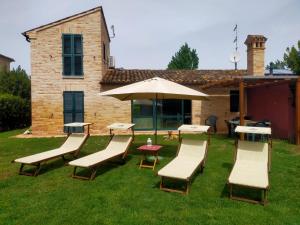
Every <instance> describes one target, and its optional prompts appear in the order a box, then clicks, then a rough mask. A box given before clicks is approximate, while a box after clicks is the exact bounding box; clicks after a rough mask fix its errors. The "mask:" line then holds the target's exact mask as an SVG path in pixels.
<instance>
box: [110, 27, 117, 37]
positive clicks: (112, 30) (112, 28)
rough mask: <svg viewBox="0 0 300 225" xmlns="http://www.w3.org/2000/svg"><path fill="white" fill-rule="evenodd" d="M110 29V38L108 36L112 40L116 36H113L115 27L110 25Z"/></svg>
mask: <svg viewBox="0 0 300 225" xmlns="http://www.w3.org/2000/svg"><path fill="white" fill-rule="evenodd" d="M110 29H111V32H112V36H110V38H114V37H115V36H116V34H115V26H114V25H111V26H110Z"/></svg>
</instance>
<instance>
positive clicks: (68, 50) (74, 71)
mask: <svg viewBox="0 0 300 225" xmlns="http://www.w3.org/2000/svg"><path fill="white" fill-rule="evenodd" d="M62 45H63V47H62V49H63V75H64V76H82V75H83V48H82V35H80V34H63V36H62Z"/></svg>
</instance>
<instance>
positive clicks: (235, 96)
mask: <svg viewBox="0 0 300 225" xmlns="http://www.w3.org/2000/svg"><path fill="white" fill-rule="evenodd" d="M239 100H240V92H239V91H236V90H231V91H230V112H239V111H240V110H239V105H240V104H239Z"/></svg>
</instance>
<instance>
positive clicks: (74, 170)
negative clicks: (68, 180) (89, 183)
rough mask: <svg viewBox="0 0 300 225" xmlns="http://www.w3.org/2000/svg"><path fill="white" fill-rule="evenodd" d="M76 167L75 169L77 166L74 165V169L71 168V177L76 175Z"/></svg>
mask: <svg viewBox="0 0 300 225" xmlns="http://www.w3.org/2000/svg"><path fill="white" fill-rule="evenodd" d="M76 169H77V166H75V167H74V169H73V174H72V177H75V176H76Z"/></svg>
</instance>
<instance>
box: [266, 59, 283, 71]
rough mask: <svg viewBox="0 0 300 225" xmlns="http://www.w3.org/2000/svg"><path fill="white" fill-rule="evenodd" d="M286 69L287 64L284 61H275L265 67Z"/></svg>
mask: <svg viewBox="0 0 300 225" xmlns="http://www.w3.org/2000/svg"><path fill="white" fill-rule="evenodd" d="M271 68H273V69H287V64H286V62H285V61H280V60H278V59H277V60H276V61H275V62H270V63H269V64H268V65H267V66H266V69H267V70H269V69H271Z"/></svg>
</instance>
